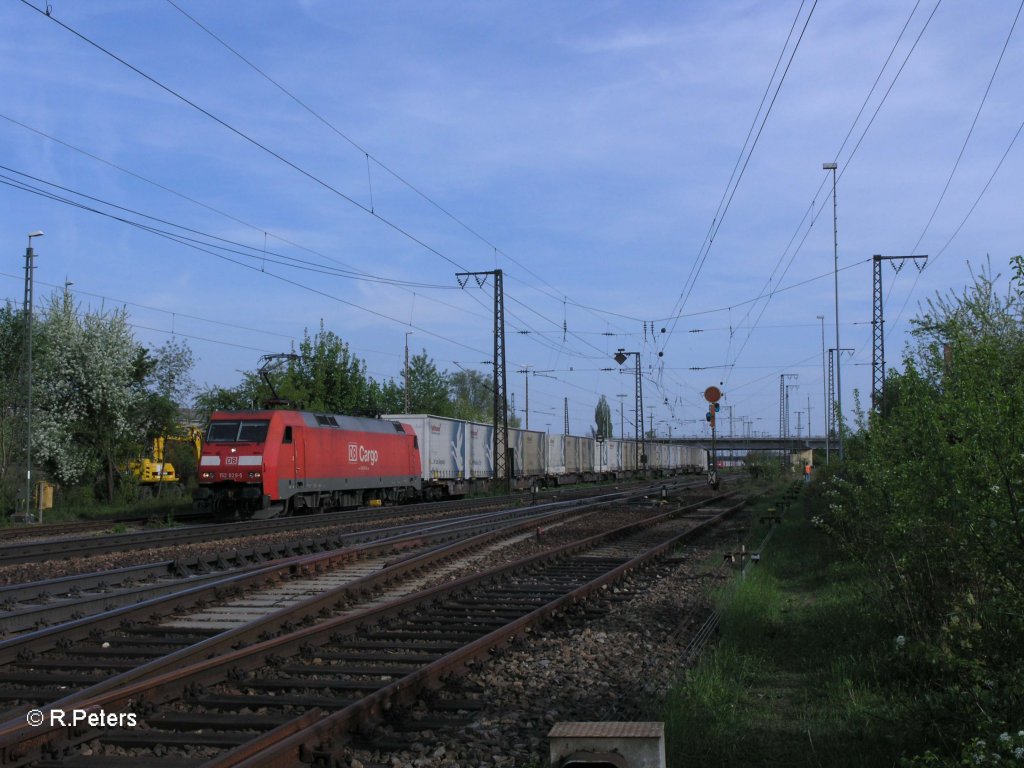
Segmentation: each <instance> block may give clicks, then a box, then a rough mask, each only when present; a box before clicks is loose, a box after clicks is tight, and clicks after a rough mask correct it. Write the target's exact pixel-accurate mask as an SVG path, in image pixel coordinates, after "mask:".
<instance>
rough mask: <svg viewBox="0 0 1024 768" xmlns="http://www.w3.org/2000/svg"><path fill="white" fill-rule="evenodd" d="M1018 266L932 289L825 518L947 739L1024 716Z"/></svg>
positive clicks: (832, 491)
mask: <svg viewBox="0 0 1024 768" xmlns="http://www.w3.org/2000/svg"><path fill="white" fill-rule="evenodd" d="M1022 277H1024V276H1021V277H1018V279H1017V282H1016V285H1015V286H1014V289H1013V290H1012V291H1011V292H1009V293H1008V294H1007V295H1005V296H1002V295H1000V294H999V293H997V291H996V289H995V285H994V279H993V278H992V277H991V274H990V272H988V271H987V270H985V271H982V273H981V274H980V275H978V276H976V277H975V280H974V283H973V285H971V286H969V287H968V288H967V289H966V290H964V291H963V292H962V293H961V294H959V295H957V294H953V293H949V294H947V295H939V296H936V297H935V298H934V299H932V300H929V301H927V302H926V305H925V307H924V310H923V312H922V313H921V315H920V316H919V317H918V318H916V319H915V320H913V321H912V325H913V335H914V338H915V346H913V347H912V348H911V349H909V350H908V352H907V354H906V356H905V359H904V371H903V372H902V373H896V372H894V373H891V374H890V375H889V376H888V377H887V380H886V403H885V410H884V411H883V412H881V413H871V414H870V415H869V417H868V418H867V419H866V428H865V429H863V430H861V431H860V432H859V433H858V434H856V435H854V436H853V437H852V438H851V440H850V443H849V450H848V452H847V458H846V461H845V462H844V464H843V466H842V467H841V474H839V475H838V476H837V477H835V478H834V479H833V480H831V481H830V482H828V483H827V484H826V486H825V492H826V493H827V494H828V501H829V503H828V512H827V514H826V515H824V522H825V523H826V525H827V526H828V530H829V531H830V532H831V533H832V534H833V535H834V536H835V537H836V539H837V540H838V541H839V542H840V543H841V545H843V547H844V548H845V550H846V551H847V552H848V553H849V555H850V556H851V557H852V558H855V559H857V560H859V561H860V562H861V563H862V564H863V565H864V566H865V567H866V568H868V569H870V572H871V573H872V575H873V577H874V580H875V581H876V582H877V584H878V587H879V590H878V593H877V595H876V599H877V600H878V604H879V605H880V606H883V607H884V608H885V612H886V614H887V616H888V617H889V619H890V621H891V623H892V629H893V633H894V634H898V635H901V636H905V637H906V638H907V643H908V645H907V651H906V661H905V667H904V668H902V669H901V670H900V671H899V675H900V676H902V677H904V678H905V679H908V680H911V681H913V682H914V683H915V684H916V685H918V686H920V694H921V695H920V696H919V701H920V706H921V707H922V709H923V711H922V712H920V713H918V714H917V715H915V719H919V720H920V721H921V722H930V723H932V724H933V726H932V727H933V729H934V731H935V732H942V733H944V734H945V735H946V736H947V737H948V739H947V742H946V746H945V749H944V750H942V751H945V752H946V753H947V755H949V754H951V753H950V749H949V745H950V743H951V744H952V745H954V746H955V749H953V750H952V754H954V755H957V756H958V755H959V753H960V745H961V744H966V743H968V742H969V740H970V739H971V738H976V737H982V736H984V737H986V738H991V737H992V736H998V734H1000V733H1002V732H1004V731H1006V730H1008V729H1010V728H1011V727H1013V728H1016V727H1017V726H1016V724H1017V723H1019V722H1020V719H1021V717H1022V716H1024V699H1022V697H1021V695H1020V687H1019V682H1020V680H1021V679H1024V659H1022V657H1021V655H1020V653H1019V643H1020V637H1021V636H1022V635H1024V576H1022V571H1021V569H1020V568H1019V567H1018V565H1017V564H1018V563H1020V561H1021V560H1022V559H1024V533H1022V532H1024V454H1022V452H1021V446H1022V445H1024V380H1022V378H1021V376H1020V372H1021V370H1024V296H1022V293H1024V291H1022V287H1024V285H1022V279H1021V278H1022ZM929 764H930V763H929Z"/></svg>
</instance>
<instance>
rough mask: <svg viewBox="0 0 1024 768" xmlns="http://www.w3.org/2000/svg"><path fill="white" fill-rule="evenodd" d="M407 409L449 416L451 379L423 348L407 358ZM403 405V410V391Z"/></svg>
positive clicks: (414, 411)
mask: <svg viewBox="0 0 1024 768" xmlns="http://www.w3.org/2000/svg"><path fill="white" fill-rule="evenodd" d="M408 385H409V409H410V412H411V413H430V414H433V415H435V416H449V415H451V412H452V402H451V397H450V387H451V381H450V377H449V376H448V372H447V371H439V370H438V369H437V365H436V364H435V363H434V361H433V360H431V359H430V358H429V357H427V351H426V350H423V351H422V352H421V353H420V354H418V355H413V357H412V358H410V360H409V382H408ZM402 394H403V405H402V408H403V410H404V408H405V404H404V392H403V393H402Z"/></svg>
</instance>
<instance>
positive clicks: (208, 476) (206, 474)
mask: <svg viewBox="0 0 1024 768" xmlns="http://www.w3.org/2000/svg"><path fill="white" fill-rule="evenodd" d="M199 477H201V478H202V479H203V480H213V472H200V473H199Z"/></svg>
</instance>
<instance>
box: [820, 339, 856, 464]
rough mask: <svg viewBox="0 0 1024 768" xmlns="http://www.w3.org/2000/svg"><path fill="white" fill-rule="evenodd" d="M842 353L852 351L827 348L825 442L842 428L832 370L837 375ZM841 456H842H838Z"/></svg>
mask: <svg viewBox="0 0 1024 768" xmlns="http://www.w3.org/2000/svg"><path fill="white" fill-rule="evenodd" d="M842 352H849V353H851V354H852V353H853V352H854V350H853V349H851V348H850V347H847V348H846V349H840V350H837V349H834V348H831V347H830V348H829V350H828V391H829V394H830V395H831V397H830V398H829V401H828V427H829V434H828V436H827V438H826V439H827V440H831V439H832V436H833V435H835V436H837V437H838V436H839V430H840V428H841V427H842V423H843V419H842V411H840V409H839V401H838V399H837V393H836V390H835V387H836V386H838V380H837V378H838V377H835V376H833V369H834V370H835V371H836V373H838V371H839V355H840V353H842ZM839 455H840V456H842V454H839Z"/></svg>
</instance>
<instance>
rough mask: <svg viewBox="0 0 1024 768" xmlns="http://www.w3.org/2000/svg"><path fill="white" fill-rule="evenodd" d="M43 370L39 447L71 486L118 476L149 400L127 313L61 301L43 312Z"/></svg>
mask: <svg viewBox="0 0 1024 768" xmlns="http://www.w3.org/2000/svg"><path fill="white" fill-rule="evenodd" d="M42 315H43V316H42V320H41V323H40V325H41V328H40V331H41V333H40V336H41V339H40V349H39V352H38V354H37V356H36V360H37V362H36V363H35V369H36V374H35V376H34V378H35V380H36V385H35V408H34V409H33V410H34V412H35V413H34V419H33V424H34V429H33V447H34V448H35V451H36V453H37V455H38V457H39V460H40V461H41V462H45V463H46V464H47V465H48V466H49V467H50V468H51V470H52V471H53V473H54V475H55V476H56V478H57V479H58V480H59V481H60V482H62V483H67V484H74V483H79V482H82V481H83V480H86V479H89V478H92V477H94V476H95V475H96V474H97V473H98V472H99V471H100V470H103V471H104V473H105V475H106V486H107V498H108V499H110V498H112V497H113V493H114V473H115V469H116V467H117V466H118V463H119V461H120V459H121V458H122V457H123V454H124V450H125V446H126V445H127V444H129V443H130V442H131V441H132V440H133V438H134V437H135V435H134V431H135V428H134V425H133V423H132V414H133V413H135V412H136V411H137V410H138V408H137V406H138V405H139V403H140V402H141V400H142V399H143V398H144V397H145V393H144V390H143V388H142V382H141V377H140V376H139V371H138V367H139V365H138V364H139V360H140V359H141V358H142V357H144V355H145V351H144V350H143V349H142V348H141V347H140V346H139V345H138V344H137V343H136V342H135V340H134V338H133V337H132V333H131V329H130V328H129V326H128V322H127V316H126V313H125V311H124V310H116V311H113V312H109V313H105V312H86V313H85V314H83V315H82V316H81V317H80V316H79V314H78V312H77V311H76V307H75V305H74V302H73V300H72V299H71V298H70V297H68V296H67V295H65V296H60V295H56V294H55V295H54V296H53V297H51V298H50V300H49V304H48V305H47V306H46V308H45V309H44V311H43V313H42Z"/></svg>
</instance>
